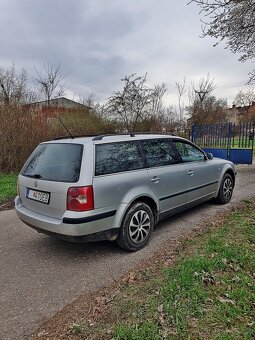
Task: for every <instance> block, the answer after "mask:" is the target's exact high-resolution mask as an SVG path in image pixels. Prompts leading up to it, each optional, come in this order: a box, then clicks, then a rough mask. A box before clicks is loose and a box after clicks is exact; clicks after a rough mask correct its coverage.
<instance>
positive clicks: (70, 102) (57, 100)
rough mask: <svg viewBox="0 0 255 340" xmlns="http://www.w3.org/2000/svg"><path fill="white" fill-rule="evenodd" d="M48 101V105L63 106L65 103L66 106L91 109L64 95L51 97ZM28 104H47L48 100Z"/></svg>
mask: <svg viewBox="0 0 255 340" xmlns="http://www.w3.org/2000/svg"><path fill="white" fill-rule="evenodd" d="M49 102H50V105H52V106H62V105H63V106H64V105H65V104H66V105H67V106H73V107H74V106H76V107H87V108H89V109H91V107H90V106H88V105H85V104H81V103H78V102H76V101H74V100H71V99H68V98H66V97H59V98H53V99H50V101H49ZM29 105H39V106H44V105H48V100H42V101H38V102H33V103H30V104H29Z"/></svg>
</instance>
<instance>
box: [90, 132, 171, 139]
mask: <svg viewBox="0 0 255 340" xmlns="http://www.w3.org/2000/svg"><path fill="white" fill-rule="evenodd" d="M163 134H164V133H162V132H126V133H113V134H105V135H97V136H95V137H94V138H92V140H93V141H98V140H102V139H103V138H104V137H111V136H130V137H135V136H137V135H163ZM167 135H171V136H177V135H176V134H175V133H167V134H166V136H167Z"/></svg>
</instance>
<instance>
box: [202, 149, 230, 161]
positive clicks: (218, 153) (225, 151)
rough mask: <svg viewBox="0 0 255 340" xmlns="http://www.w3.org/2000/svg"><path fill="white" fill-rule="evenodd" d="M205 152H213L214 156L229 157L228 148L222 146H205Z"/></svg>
mask: <svg viewBox="0 0 255 340" xmlns="http://www.w3.org/2000/svg"><path fill="white" fill-rule="evenodd" d="M203 150H204V151H205V152H210V153H212V154H213V157H219V158H223V159H228V149H221V148H203Z"/></svg>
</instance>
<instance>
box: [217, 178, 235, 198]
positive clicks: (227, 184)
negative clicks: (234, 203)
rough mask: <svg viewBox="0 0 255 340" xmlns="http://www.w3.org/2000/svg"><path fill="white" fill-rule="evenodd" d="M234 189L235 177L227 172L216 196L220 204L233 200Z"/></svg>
mask: <svg viewBox="0 0 255 340" xmlns="http://www.w3.org/2000/svg"><path fill="white" fill-rule="evenodd" d="M233 189H234V181H233V177H232V176H231V175H230V174H225V175H224V177H223V179H222V182H221V185H220V189H219V192H218V195H217V197H216V202H217V203H219V204H227V203H228V202H229V201H230V200H231V197H232V194H233Z"/></svg>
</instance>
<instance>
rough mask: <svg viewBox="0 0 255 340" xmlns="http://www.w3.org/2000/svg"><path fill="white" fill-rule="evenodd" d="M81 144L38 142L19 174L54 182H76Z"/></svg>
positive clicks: (78, 173)
mask: <svg viewBox="0 0 255 340" xmlns="http://www.w3.org/2000/svg"><path fill="white" fill-rule="evenodd" d="M82 151H83V145H80V144H67V143H62V144H60V143H55V144H54V143H49V144H48V143H47V144H40V145H38V146H37V148H36V149H35V150H34V151H33V153H32V154H31V156H30V157H29V158H28V160H27V161H26V163H25V165H24V166H23V168H22V170H21V175H23V176H27V177H32V178H38V179H44V180H48V181H56V182H72V183H74V182H77V181H78V180H79V176H80V168H81V160H82Z"/></svg>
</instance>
